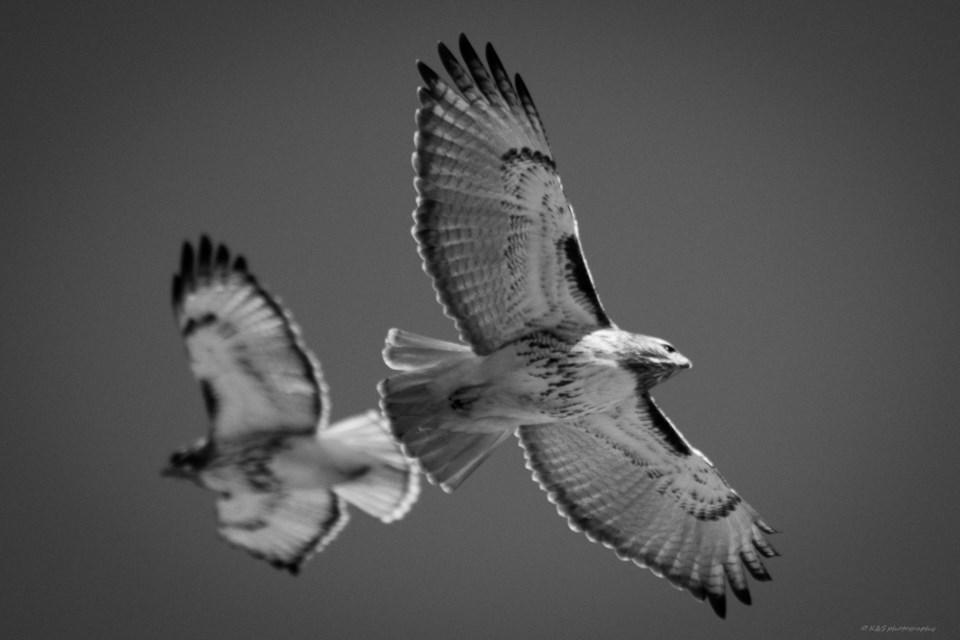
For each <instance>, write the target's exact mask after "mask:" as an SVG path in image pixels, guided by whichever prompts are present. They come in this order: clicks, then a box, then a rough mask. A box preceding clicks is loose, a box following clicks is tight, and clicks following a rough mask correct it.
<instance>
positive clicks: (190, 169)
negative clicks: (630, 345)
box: [0, 1, 960, 640]
mask: <svg viewBox="0 0 960 640" xmlns="http://www.w3.org/2000/svg"><path fill="white" fill-rule="evenodd" d="M8 4H9V3H8ZM16 4H19V5H20V7H19V8H17V7H10V6H7V7H6V8H4V9H3V10H2V11H3V14H2V21H0V24H2V25H3V26H2V27H0V30H2V32H3V37H2V38H0V70H2V78H3V86H4V92H3V93H4V98H3V101H2V107H0V114H2V117H0V128H2V140H3V142H2V149H0V162H2V171H0V185H2V188H0V210H2V212H3V214H2V218H0V286H2V291H3V294H4V297H5V304H4V309H3V312H2V314H0V327H2V335H3V357H2V358H0V383H2V385H3V388H4V389H5V393H4V399H3V402H2V415H0V418H2V424H3V425H4V429H3V431H2V435H0V443H2V446H0V492H2V495H3V505H4V514H3V517H2V520H0V522H2V524H0V543H2V548H3V549H4V550H5V554H4V568H3V571H2V575H3V578H2V580H3V583H4V588H3V589H2V591H0V604H2V609H3V613H2V615H0V636H3V637H5V638H6V637H9V638H30V637H43V638H104V637H128V638H134V637H135V638H144V639H152V638H158V639H159V638H181V639H193V638H211V637H228V636H229V637H231V638H240V639H242V638H264V637H283V638H321V637H322V638H337V637H351V638H374V639H375V638H407V637H416V638H423V639H434V638H436V639H449V638H458V639H463V640H469V639H474V638H476V639H480V638H535V639H536V638H551V639H567V638H570V639H580V638H641V637H642V638H661V637H663V638H697V637H709V638H711V639H713V638H727V637H729V638H744V637H779V638H793V637H796V638H800V637H803V638H808V637H837V638H845V637H854V636H859V637H864V634H863V632H861V628H862V627H863V626H864V625H929V626H933V627H936V628H937V633H938V635H942V636H951V637H953V636H956V634H957V633H958V627H960V614H958V613H957V609H956V602H955V595H951V594H955V593H956V590H957V587H958V580H957V575H958V569H960V562H958V553H957V551H956V546H955V544H954V541H953V537H954V534H955V532H956V531H957V528H958V525H960V522H958V510H957V507H956V504H957V498H958V496H957V489H956V487H957V485H958V479H960V478H958V472H957V463H956V450H957V445H958V436H957V433H958V423H960V420H958V419H960V415H958V414H960V408H958V404H957V400H956V398H957V388H958V386H960V385H958V383H960V373H958V372H960V338H958V334H957V327H958V307H960V296H958V294H960V243H958V235H960V222H958V220H960V216H958V213H960V186H958V185H960V116H958V105H960V84H958V80H957V79H958V78H960V46H958V36H957V34H958V33H960V14H958V10H957V8H956V6H955V3H952V2H913V1H911V2H842V3H838V2H823V3H802V4H801V3H797V4H796V6H794V5H785V6H780V5H778V4H775V3H767V2H762V3H736V4H732V3H716V2H701V3H674V2H663V3H648V2H638V3H633V5H634V6H633V7H632V8H629V9H627V8H617V9H614V8H613V6H614V5H612V4H611V5H610V6H609V7H607V6H606V5H604V4H603V3H596V2H592V3H573V2H567V3H564V2H551V3H530V4H529V5H528V6H526V7H525V8H517V7H516V6H514V5H516V4H518V3H514V2H482V3H479V2H478V3H462V2H461V3H458V2H417V3H396V2H390V3H383V4H382V5H381V6H379V7H377V6H376V5H374V4H371V3H366V4H365V3H358V2H350V3H341V5H329V4H326V5H325V4H322V3H316V2H314V3H292V2H287V3H262V4H261V3H250V2H248V3H209V5H208V6H207V7H206V8H198V7H197V6H195V4H196V3H177V2H169V3H156V4H155V5H153V6H152V8H147V7H134V6H133V4H134V3H115V6H110V3H98V4H96V7H95V8H93V5H90V6H87V7H85V8H81V4H80V3H62V6H57V4H56V3H45V4H43V5H42V6H41V3H32V2H31V3H25V2H22V3H16ZM347 5H352V6H350V8H346V7H347ZM404 5H408V6H404ZM625 5H626V3H621V4H617V5H616V6H617V7H622V6H625ZM388 7H389V8H388ZM461 31H465V32H466V33H467V34H468V35H469V36H470V37H471V39H472V40H473V42H474V44H475V45H477V46H480V45H482V44H484V43H485V42H486V41H487V40H489V41H492V42H493V43H494V44H495V45H496V47H497V50H498V52H499V53H500V56H501V58H502V59H503V61H504V63H505V65H506V66H507V69H508V70H509V71H511V72H513V71H519V72H520V73H522V75H523V77H524V79H525V80H526V82H527V85H528V86H529V88H530V91H531V93H532V95H533V97H534V100H535V101H536V103H537V106H538V107H539V110H540V112H541V114H542V115H543V119H544V122H545V124H546V127H547V131H548V134H549V136H550V141H551V145H552V149H553V152H554V156H555V159H556V161H557V164H558V167H559V170H560V173H561V175H562V176H563V180H564V187H565V189H566V192H567V195H568V197H569V198H570V199H571V200H572V201H573V203H574V206H575V208H576V210H577V214H578V218H579V223H580V233H581V239H582V243H583V247H584V251H585V254H586V256H587V259H588V261H589V263H590V267H591V270H592V272H593V276H594V279H595V280H596V283H597V286H598V289H599V293H600V296H601V298H602V300H603V302H604V304H605V306H606V309H607V311H608V313H609V314H610V315H611V317H612V318H613V319H614V320H615V321H616V322H617V323H618V324H619V325H620V326H621V327H623V328H625V329H630V330H635V331H639V332H643V333H648V334H653V335H657V336H660V337H663V338H666V339H668V340H670V341H671V342H672V343H673V344H675V345H677V347H678V348H679V349H680V350H681V351H682V352H683V353H684V354H685V355H687V356H688V357H690V358H691V359H692V360H693V362H694V368H693V370H692V371H690V372H688V373H684V374H683V375H682V376H680V377H678V378H676V379H674V380H672V381H670V382H669V383H667V384H665V385H664V386H663V388H661V389H659V390H658V392H657V393H656V394H655V395H656V398H657V400H658V403H659V404H660V406H661V407H662V408H663V409H664V410H665V411H666V412H667V414H668V415H669V416H670V417H671V418H672V419H673V420H674V422H675V423H676V424H677V425H678V427H679V428H680V429H681V430H682V431H683V433H684V434H685V436H686V437H687V438H688V439H689V440H690V441H691V442H692V443H693V444H694V445H695V446H697V447H698V448H700V449H701V450H703V451H704V452H705V453H706V454H707V455H708V456H709V457H710V458H711V460H713V462H714V463H715V464H716V465H717V467H718V468H719V469H720V471H721V472H722V473H723V474H724V476H725V477H726V478H727V480H728V481H730V483H731V484H732V485H733V486H734V487H735V488H736V489H737V491H738V492H739V493H740V494H741V495H742V496H743V497H744V498H745V499H746V500H747V501H748V502H750V503H751V504H752V505H753V506H754V507H756V509H757V510H758V511H759V512H760V513H761V514H762V516H763V517H764V519H765V520H766V521H767V522H769V523H770V524H771V525H773V526H775V527H777V528H778V529H780V530H782V531H783V533H782V534H780V535H776V536H773V538H772V542H773V544H774V545H775V546H776V547H777V549H778V550H779V551H780V552H781V553H782V554H783V557H782V558H777V559H773V560H771V561H769V562H768V564H767V566H768V568H769V570H770V572H771V573H772V574H773V578H774V579H773V582H771V583H769V584H758V583H752V585H751V591H752V592H753V596H754V605H753V606H752V607H743V606H741V605H739V603H736V602H735V601H731V605H730V608H729V611H728V619H727V620H726V621H720V620H717V619H715V617H714V615H713V613H712V612H711V611H710V608H709V607H708V606H706V605H702V604H698V603H696V602H695V601H694V600H693V599H692V598H690V597H689V595H687V594H685V593H681V592H678V591H676V590H674V589H672V588H671V587H670V586H669V585H668V584H667V583H666V582H665V581H664V580H661V579H659V578H656V577H654V576H653V575H652V574H651V573H650V572H649V571H646V570H643V569H639V568H637V567H635V566H632V565H630V564H627V563H623V562H620V561H618V560H617V559H616V558H615V556H614V554H613V553H612V552H610V551H608V550H607V549H604V548H602V547H600V546H599V545H595V544H591V543H589V542H588V541H587V540H586V538H584V537H583V536H582V535H580V534H574V533H571V532H570V531H569V530H568V528H567V526H566V524H565V522H564V520H563V519H561V518H560V517H558V516H557V514H556V512H555V509H554V507H553V506H552V505H550V504H549V503H548V502H547V501H546V499H545V495H544V494H542V493H541V491H540V490H539V488H538V487H537V486H536V485H535V484H534V483H533V482H531V480H530V474H529V472H528V471H527V470H526V469H525V468H524V465H523V460H522V454H521V452H520V451H519V449H518V448H517V447H516V446H515V444H513V443H510V444H507V445H505V446H504V447H503V449H502V450H501V451H498V452H497V454H496V455H494V457H493V458H492V459H491V460H489V461H488V462H486V463H485V464H484V465H483V467H481V468H480V469H479V470H478V472H477V473H476V474H475V475H474V476H472V477H471V478H470V479H469V481H468V482H467V483H465V484H464V485H463V487H461V489H460V490H458V491H457V493H456V494H454V495H450V496H448V495H444V494H443V493H442V492H440V491H439V490H437V489H435V488H433V487H425V489H424V492H423V495H422V497H421V499H420V502H419V503H418V505H417V506H416V507H415V509H414V510H413V511H412V512H411V513H410V514H409V515H408V516H407V518H406V519H405V520H404V521H402V522H400V523H398V524H394V525H390V526H384V525H382V524H380V523H378V522H376V521H374V520H372V519H370V518H368V517H366V516H364V515H363V514H361V513H359V512H357V511H356V510H354V513H353V516H354V517H353V519H352V522H351V524H350V525H349V527H348V528H347V529H346V530H345V531H344V532H343V534H342V535H341V537H340V539H338V540H337V541H335V542H334V543H333V544H332V545H331V546H330V547H329V548H328V549H327V550H326V551H324V552H323V553H322V554H320V555H318V556H316V557H315V558H314V559H313V560H312V561H311V562H310V563H309V564H308V565H307V566H306V567H305V569H304V572H303V573H302V575H301V576H300V577H298V578H291V577H290V576H288V575H285V574H282V573H280V572H277V571H274V570H273V569H271V568H270V567H269V566H268V565H266V564H265V563H262V562H259V561H256V560H253V559H251V558H249V557H248V556H246V555H245V554H244V553H242V552H240V551H236V550H233V549H231V548H229V547H228V546H227V545H226V544H224V543H222V542H221V541H220V540H219V539H218V538H217V536H216V534H215V526H214V514H213V495H212V494H209V493H206V492H202V491H200V490H197V489H195V488H193V487H191V486H189V485H187V484H185V483H174V482H171V481H169V480H163V479H161V478H160V477H159V473H158V472H159V469H160V467H161V465H162V464H163V463H164V461H165V460H166V458H167V456H168V455H169V453H170V452H171V451H172V450H173V449H175V448H176V447H178V446H181V445H183V444H186V443H188V442H191V441H192V440H194V439H195V438H196V437H198V436H199V435H200V434H201V433H202V432H203V430H204V429H205V427H206V423H205V420H206V418H205V415H204V411H203V404H202V401H201V397H200V394H199V391H198V389H197V387H196V384H195V383H194V381H193V379H192V378H191V376H190V375H189V372H188V369H187V365H186V360H185V358H184V353H183V348H182V345H181V343H180V341H179V336H178V334H177V332H176V330H175V327H174V323H173V319H172V314H171V310H170V308H169V280H170V276H171V274H172V273H173V270H174V268H175V267H176V264H177V256H178V251H179V247H180V244H181V242H182V241H183V240H185V239H191V240H195V239H196V238H197V237H198V235H199V234H200V233H201V232H206V233H209V234H210V235H211V236H212V237H213V239H214V240H217V241H223V242H226V243H227V244H229V246H230V247H231V248H233V249H234V250H236V251H239V252H241V253H243V254H245V255H246V256H247V257H248V259H249V261H250V264H251V268H252V269H253V271H254V272H255V273H256V274H257V275H258V276H259V277H260V279H261V281H263V282H264V283H265V284H266V285H267V287H269V288H270V289H271V290H272V291H273V292H275V293H277V294H279V295H280V296H281V297H282V298H283V300H284V301H285V302H286V303H287V304H288V305H289V306H290V307H291V308H292V310H293V312H294V315H295V316H296V318H297V320H298V321H299V323H300V324H301V326H302V328H303V331H304V334H305V336H306V339H307V341H308V343H309V344H310V345H311V347H312V348H313V349H314V350H315V351H316V353H317V355H318V356H319V358H320V360H321V362H322V363H323V368H324V371H325V373H326V376H327V380H328V382H329V383H330V386H331V389H332V400H333V414H334V416H333V417H334V418H335V419H337V418H341V417H345V416H347V415H350V414H352V413H355V412H358V411H360V410H363V409H365V408H367V407H370V406H373V405H374V404H375V403H376V392H375V389H374V385H375V383H376V382H377V380H378V379H380V378H381V377H383V376H384V375H385V374H386V373H387V370H386V368H385V367H384V365H383V363H382V361H381V359H380V348H381V345H382V340H383V337H384V335H385V333H386V330H387V329H388V328H389V327H393V326H398V327H403V328H405V329H409V330H412V331H416V332H419V333H423V334H427V335H432V336H436V337H440V338H447V339H451V338H454V337H455V333H454V330H453V326H452V323H451V322H450V321H448V320H447V319H446V318H444V317H443V315H442V313H441V311H440V307H439V306H438V305H437V304H436V303H435V301H434V295H433V292H432V291H431V288H430V285H429V281H428V279H427V277H426V276H425V275H424V274H423V273H422V272H421V271H420V262H419V258H418V257H417V255H416V252H415V247H414V242H413V240H412V238H411V237H410V234H409V228H410V226H411V218H410V213H411V211H412V209H413V205H414V192H413V187H412V178H413V171H412V169H411V167H410V155H411V153H412V151H413V142H412V136H413V130H414V122H413V113H414V110H415V108H416V106H417V101H416V97H415V89H416V87H417V86H418V84H419V77H418V75H417V73H416V70H415V67H414V61H415V60H416V59H417V58H421V59H423V60H424V61H425V62H427V63H428V64H430V65H431V66H433V67H435V68H437V69H439V68H440V65H439V63H438V57H437V54H436V42H437V40H441V39H442V40H444V41H446V42H448V43H450V44H454V43H455V42H456V38H457V36H458V34H459V33H460V32H461Z"/></svg>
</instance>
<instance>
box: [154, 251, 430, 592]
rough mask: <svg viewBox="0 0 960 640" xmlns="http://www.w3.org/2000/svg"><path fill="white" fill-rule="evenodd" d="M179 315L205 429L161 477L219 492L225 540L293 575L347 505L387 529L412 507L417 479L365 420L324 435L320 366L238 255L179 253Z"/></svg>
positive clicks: (384, 434) (373, 420)
mask: <svg viewBox="0 0 960 640" xmlns="http://www.w3.org/2000/svg"><path fill="white" fill-rule="evenodd" d="M173 308H174V312H175V315H176V320H177V326H178V327H179V328H180V332H181V333H182V334H183V340H184V342H185V343H186V347H187V356H188V357H189V360H190V368H191V369H192V370H193V374H194V375H195V376H196V377H197V380H199V382H200V389H201V391H202V392H203V399H204V400H205V402H206V407H207V412H208V413H209V415H210V430H209V432H208V433H207V435H206V436H205V437H203V438H201V439H200V440H199V441H198V442H197V443H196V444H194V445H193V446H190V447H187V448H184V449H181V450H179V451H177V452H176V453H174V454H173V455H172V456H171V458H170V464H169V466H167V467H166V468H165V469H164V471H163V474H164V475H167V476H172V477H176V478H183V479H186V480H191V481H193V482H195V483H196V484H198V485H199V486H201V487H204V488H207V489H210V490H212V491H215V492H217V494H218V497H217V516H218V520H219V531H220V535H221V536H223V537H224V538H225V539H226V540H227V541H228V542H230V543H231V544H233V545H236V546H238V547H241V548H243V549H246V550H247V551H248V552H250V553H251V554H253V555H254V556H256V557H258V558H263V559H264V560H267V561H268V562H270V563H271V564H272V565H274V566H276V567H278V568H282V569H287V570H288V571H290V572H291V573H293V574H296V573H297V572H298V570H299V569H300V566H301V565H302V564H303V563H304V562H305V561H306V560H307V559H309V557H310V556H311V555H312V554H313V553H315V552H317V551H320V550H321V549H323V548H324V547H325V546H326V545H327V544H328V543H329V542H330V541H331V540H333V539H334V537H336V535H337V534H338V533H339V532H340V531H341V530H342V529H343V527H344V526H346V524H347V520H348V515H349V514H348V512H347V503H350V504H353V505H355V506H357V507H358V508H360V509H362V510H363V511H366V512H367V513H369V514H370V515H371V516H373V517H375V518H379V519H380V520H382V521H383V522H392V521H394V520H397V519H399V518H402V517H403V516H404V515H405V514H406V513H407V511H408V510H409V509H410V507H411V506H412V505H413V503H414V502H415V501H416V499H417V495H418V493H419V476H418V474H417V472H416V470H415V469H414V468H413V467H412V465H410V464H409V461H408V460H407V459H406V458H405V457H404V456H403V454H402V453H401V451H400V449H399V448H398V447H397V445H396V444H395V442H394V441H393V439H392V438H391V436H390V433H389V431H388V429H387V427H386V424H385V422H384V421H383V418H382V417H381V416H380V415H379V413H377V412H376V411H372V410H371V411H367V412H366V413H362V414H360V415H356V416H353V417H351V418H347V419H346V420H343V421H341V422H338V423H336V424H334V425H333V426H329V425H328V417H329V413H330V402H329V401H328V399H327V387H326V384H325V383H324V381H323V376H322V374H321V372H320V367H319V365H318V363H317V361H316V359H315V358H314V356H313V354H312V353H310V351H309V349H307V347H306V345H304V343H303V340H302V339H301V337H300V330H299V328H298V327H297V325H296V324H294V322H293V318H292V317H291V315H290V313H289V312H288V311H287V310H286V309H284V308H283V306H282V305H281V304H280V301H279V300H278V299H276V298H274V297H272V296H271V295H270V294H269V293H267V291H266V290H265V289H264V288H263V287H262V286H261V285H260V284H259V283H258V282H257V280H256V278H255V277H254V276H253V275H252V274H251V273H250V272H249V271H248V270H247V263H246V260H244V258H243V257H242V256H238V257H237V258H236V259H234V260H231V256H230V251H229V250H228V249H227V248H226V247H225V246H224V245H220V246H218V247H217V248H216V249H214V247H213V245H212V243H211V242H210V239H209V238H207V237H206V236H204V237H202V238H201V240H200V246H199V250H198V251H197V252H196V253H195V252H194V249H193V247H192V246H191V245H190V244H189V243H184V245H183V251H182V254H181V262H180V272H179V273H178V274H176V275H175V276H174V277H173Z"/></svg>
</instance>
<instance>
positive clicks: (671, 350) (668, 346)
mask: <svg viewBox="0 0 960 640" xmlns="http://www.w3.org/2000/svg"><path fill="white" fill-rule="evenodd" d="M663 350H664V351H666V352H667V353H676V352H677V350H676V349H674V348H673V345H672V344H665V345H663Z"/></svg>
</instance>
